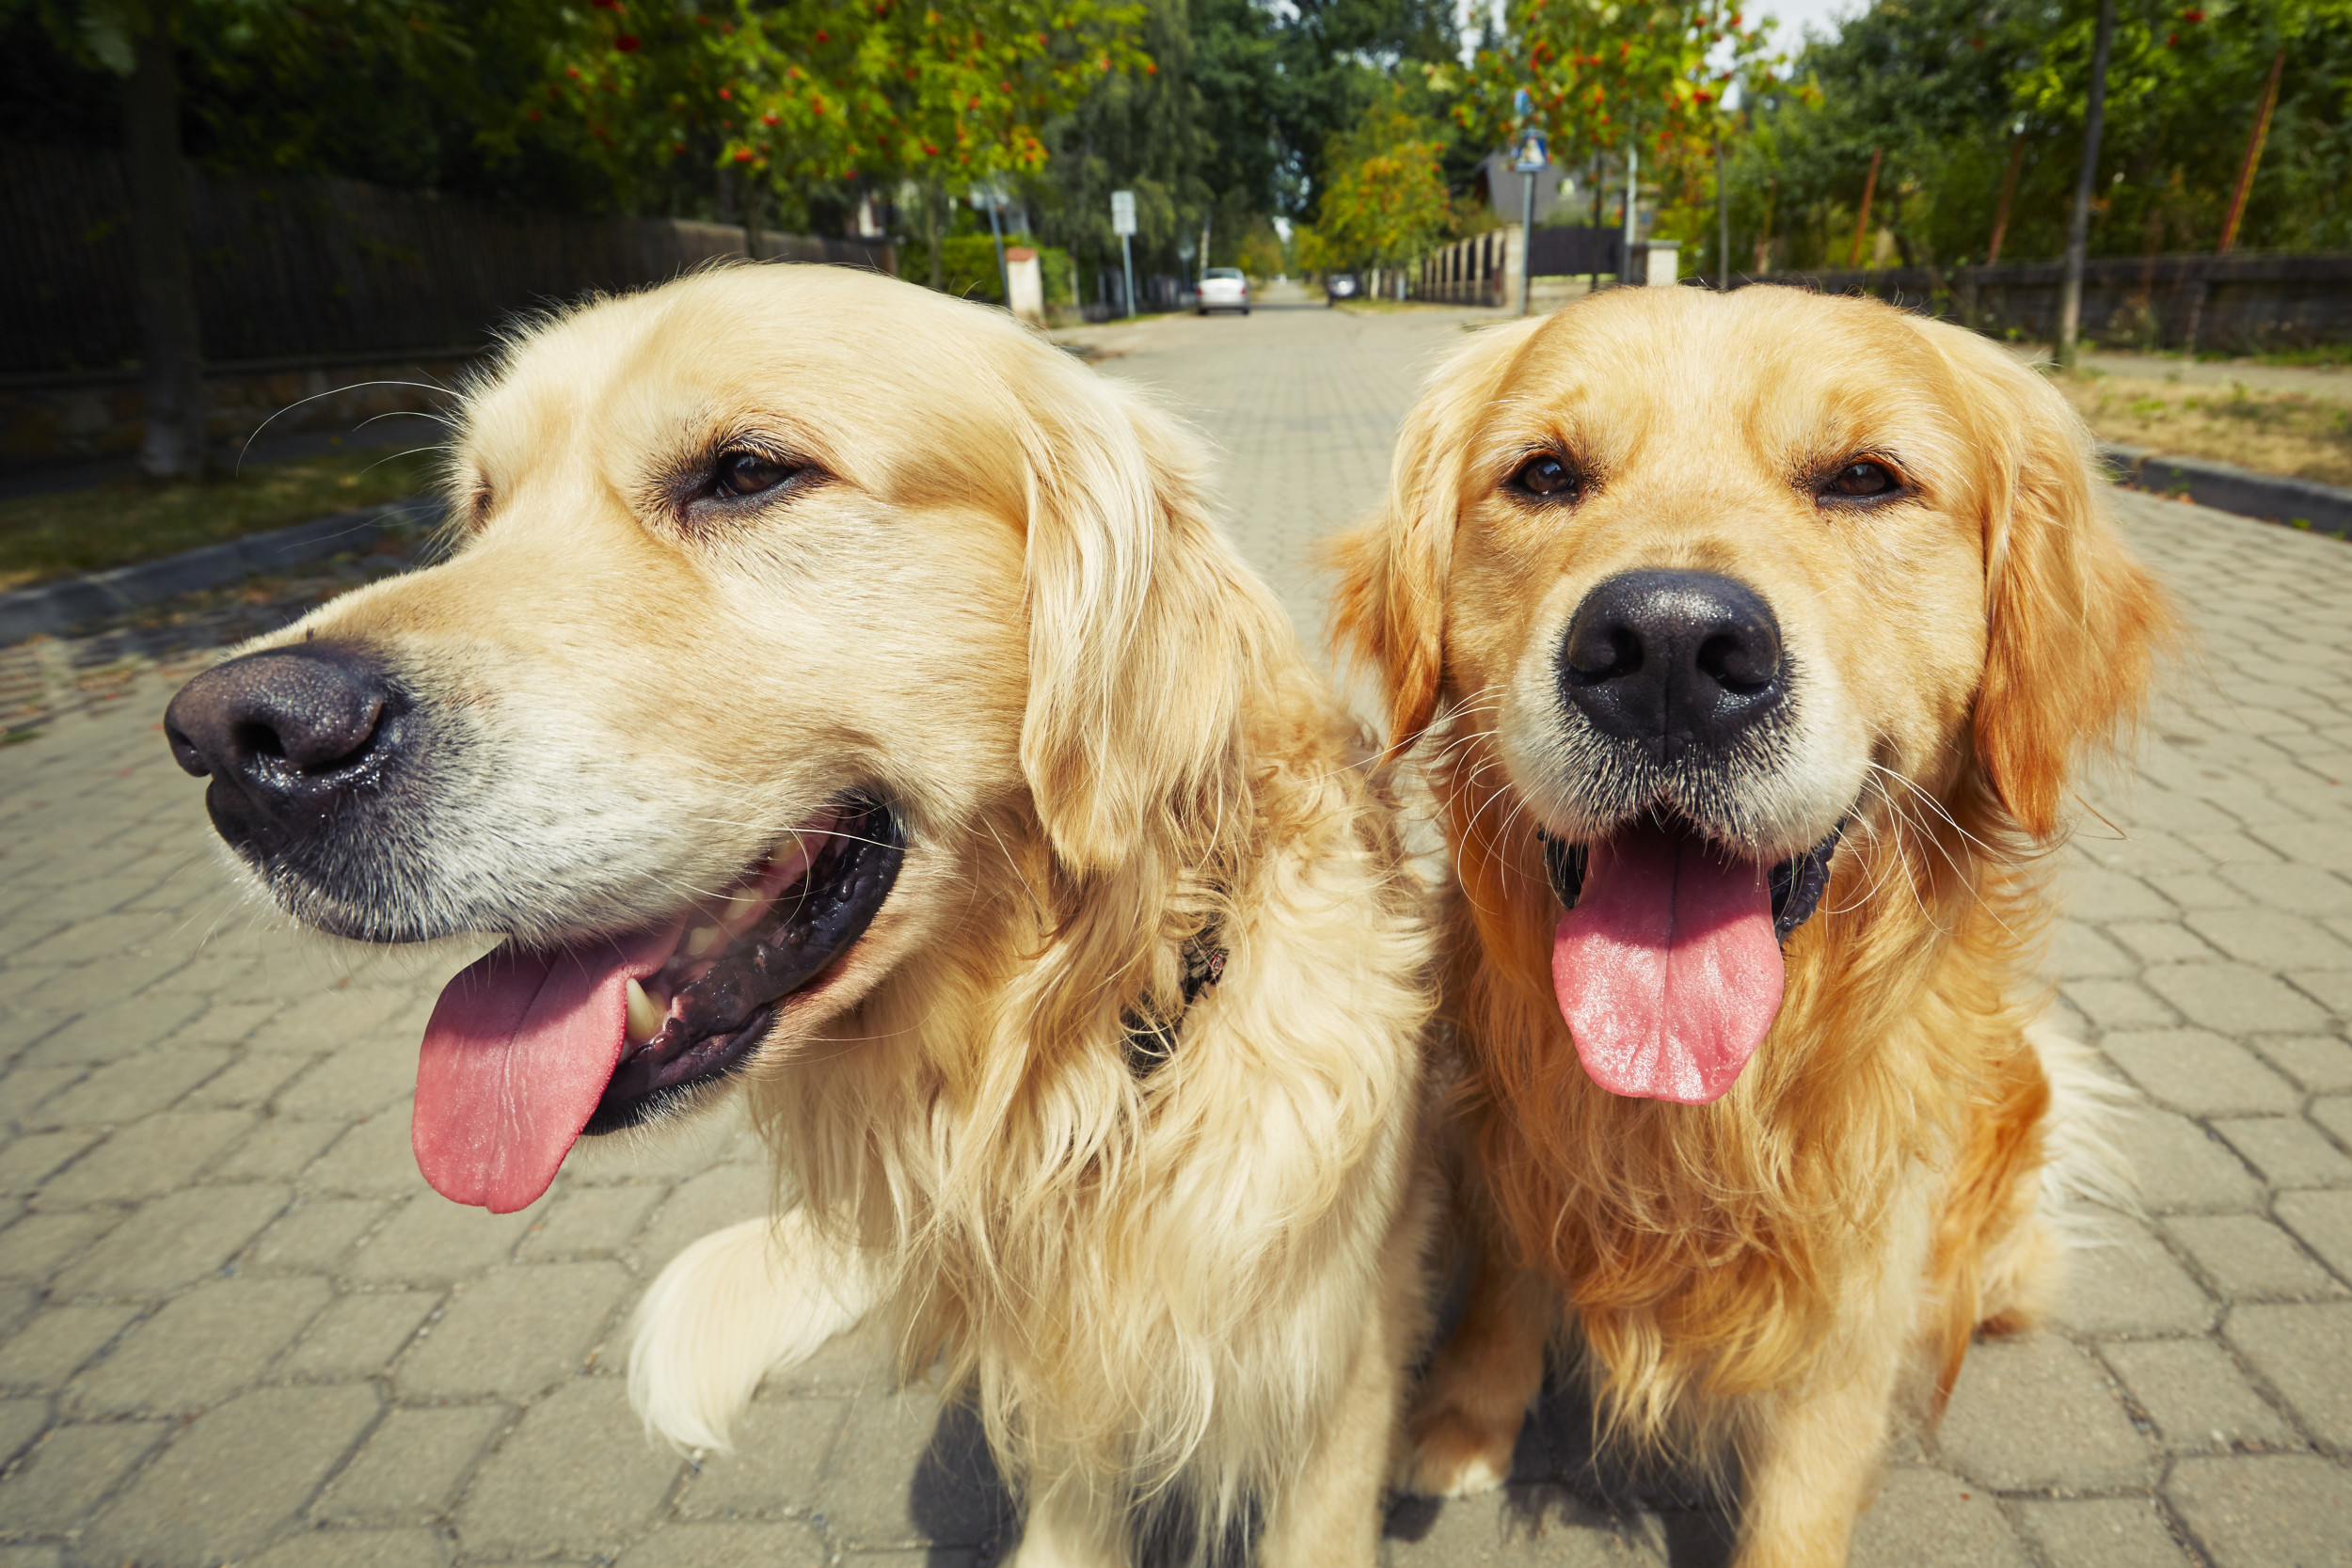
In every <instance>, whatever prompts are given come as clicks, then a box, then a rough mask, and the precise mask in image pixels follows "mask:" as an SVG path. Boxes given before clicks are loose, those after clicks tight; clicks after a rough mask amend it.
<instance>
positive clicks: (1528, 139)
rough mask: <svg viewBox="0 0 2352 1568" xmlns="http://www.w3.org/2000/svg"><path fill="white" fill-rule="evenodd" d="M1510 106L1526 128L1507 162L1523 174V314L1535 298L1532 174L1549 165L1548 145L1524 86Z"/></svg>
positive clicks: (1532, 102)
mask: <svg viewBox="0 0 2352 1568" xmlns="http://www.w3.org/2000/svg"><path fill="white" fill-rule="evenodd" d="M1513 106H1514V107H1516V108H1517V109H1518V115H1519V123H1520V124H1521V125H1523V126H1525V127H1526V129H1525V130H1523V131H1521V132H1520V134H1519V150H1518V158H1517V159H1516V160H1515V161H1514V162H1513V163H1512V165H1511V166H1512V167H1513V168H1516V169H1518V171H1519V172H1520V173H1521V174H1524V175H1525V176H1527V184H1526V194H1527V205H1526V207H1525V208H1524V209H1522V210H1521V211H1520V213H1519V221H1520V230H1519V235H1520V239H1519V314H1520V315H1522V316H1524V315H1526V314H1527V312H1528V309H1529V308H1530V304H1531V302H1532V301H1533V300H1534V297H1535V176H1536V175H1538V174H1540V173H1542V172H1543V170H1544V169H1545V168H1546V167H1547V166H1549V165H1550V163H1551V148H1550V146H1549V144H1548V143H1547V142H1546V141H1545V140H1544V135H1543V133H1542V132H1540V131H1538V130H1536V129H1535V128H1534V125H1533V124H1530V123H1529V121H1531V120H1532V119H1534V115H1535V101H1534V99H1533V98H1532V97H1530V96H1529V95H1528V91H1527V89H1526V88H1525V87H1521V88H1519V90H1518V94H1517V95H1516V97H1515V98H1514V99H1513Z"/></svg>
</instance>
